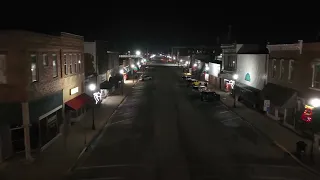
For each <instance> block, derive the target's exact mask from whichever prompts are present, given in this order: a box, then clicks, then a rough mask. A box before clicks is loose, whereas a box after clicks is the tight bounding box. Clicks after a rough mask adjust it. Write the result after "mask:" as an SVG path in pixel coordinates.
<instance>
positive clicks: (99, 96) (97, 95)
mask: <svg viewBox="0 0 320 180" xmlns="http://www.w3.org/2000/svg"><path fill="white" fill-rule="evenodd" d="M93 98H94V100H95V101H96V104H98V103H99V101H101V92H95V93H93Z"/></svg>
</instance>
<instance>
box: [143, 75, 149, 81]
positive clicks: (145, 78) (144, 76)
mask: <svg viewBox="0 0 320 180" xmlns="http://www.w3.org/2000/svg"><path fill="white" fill-rule="evenodd" d="M151 79H152V77H151V76H148V75H142V76H141V77H140V80H141V81H146V80H151Z"/></svg>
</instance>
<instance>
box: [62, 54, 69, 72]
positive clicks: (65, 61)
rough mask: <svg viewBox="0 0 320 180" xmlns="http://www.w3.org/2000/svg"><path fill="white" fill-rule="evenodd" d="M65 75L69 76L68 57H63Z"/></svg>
mask: <svg viewBox="0 0 320 180" xmlns="http://www.w3.org/2000/svg"><path fill="white" fill-rule="evenodd" d="M63 65H64V74H65V75H68V64H67V55H66V54H64V55H63Z"/></svg>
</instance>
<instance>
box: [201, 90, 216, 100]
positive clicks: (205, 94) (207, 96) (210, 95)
mask: <svg viewBox="0 0 320 180" xmlns="http://www.w3.org/2000/svg"><path fill="white" fill-rule="evenodd" d="M200 99H201V101H219V100H220V95H219V94H217V93H215V92H213V91H202V92H201V93H200Z"/></svg>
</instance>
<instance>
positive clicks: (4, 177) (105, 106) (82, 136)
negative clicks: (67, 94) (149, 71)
mask: <svg viewBox="0 0 320 180" xmlns="http://www.w3.org/2000/svg"><path fill="white" fill-rule="evenodd" d="M133 85H134V83H133V82H132V80H128V81H126V82H125V85H124V89H123V95H121V88H119V89H117V90H116V91H115V93H114V95H112V96H109V97H107V98H106V99H104V100H103V101H102V103H101V106H100V107H99V108H96V109H95V126H96V130H92V129H91V127H92V111H91V110H90V111H88V112H87V113H86V114H85V117H84V118H83V119H82V120H81V121H80V122H78V123H75V124H74V125H72V126H71V127H70V132H69V135H68V137H67V138H66V141H65V136H64V135H61V136H59V137H58V138H57V139H56V140H55V141H54V142H53V143H52V144H51V145H50V146H49V147H48V148H47V149H46V150H44V151H43V152H41V153H40V154H37V155H36V157H35V161H34V162H32V163H29V164H28V163H26V162H25V161H24V158H23V157H21V156H19V157H15V158H13V159H11V160H8V161H7V162H5V163H3V164H2V165H0V179H1V180H11V179H17V180H18V179H39V180H42V179H59V180H60V179H63V178H64V176H65V175H66V173H67V171H68V169H69V168H70V167H71V166H72V165H73V164H74V163H75V162H76V160H77V159H78V156H79V154H80V153H81V151H82V150H83V149H84V147H85V146H86V145H87V144H88V143H89V142H90V141H91V140H92V139H93V138H94V137H95V136H96V135H97V134H98V133H99V131H100V130H101V129H102V128H103V127H104V125H105V124H106V122H107V120H108V119H109V117H110V116H111V114H112V113H113V112H114V110H115V109H116V108H117V107H118V105H119V104H120V103H121V102H122V101H123V99H124V98H125V96H126V95H127V94H129V93H130V92H131V89H132V86H133ZM65 142H66V143H65ZM65 144H66V145H65Z"/></svg>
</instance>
